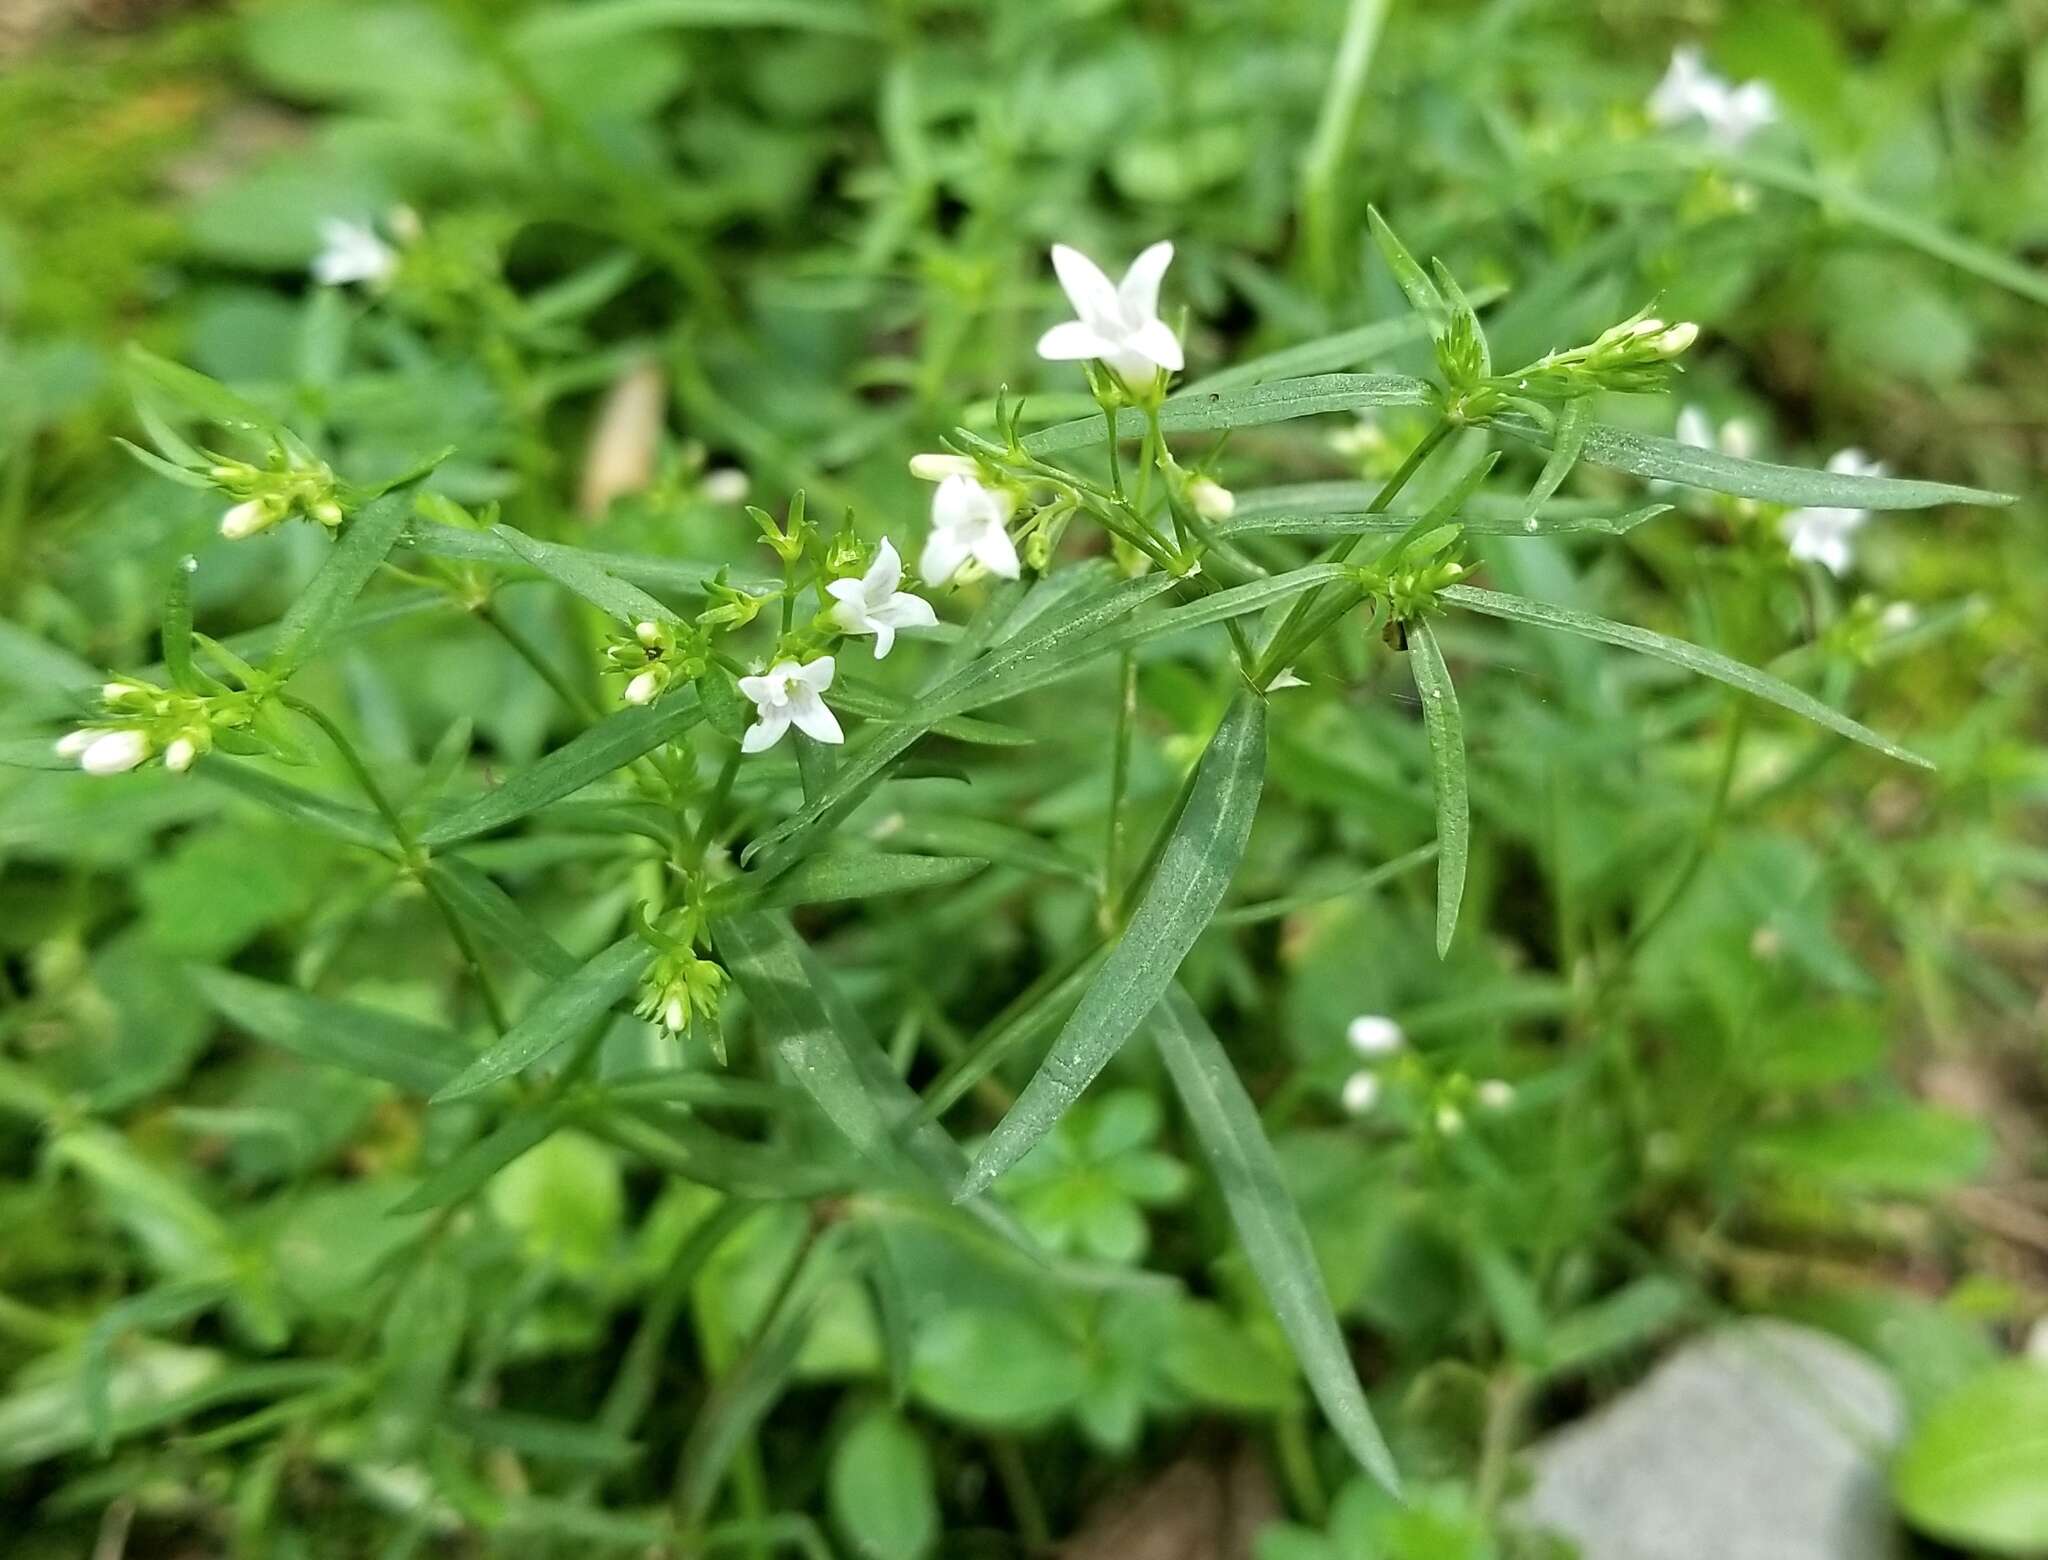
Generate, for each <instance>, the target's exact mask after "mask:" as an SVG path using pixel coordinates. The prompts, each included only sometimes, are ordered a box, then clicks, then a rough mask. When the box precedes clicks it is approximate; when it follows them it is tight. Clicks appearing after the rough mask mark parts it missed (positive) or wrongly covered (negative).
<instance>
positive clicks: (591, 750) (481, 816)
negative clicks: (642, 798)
mask: <svg viewBox="0 0 2048 1560" xmlns="http://www.w3.org/2000/svg"><path fill="white" fill-rule="evenodd" d="M703 718H704V705H703V703H702V701H701V700H699V699H698V697H697V694H696V691H695V690H694V689H690V690H686V691H684V692H681V693H674V694H670V695H669V696H668V697H667V698H665V699H658V700H656V701H655V702H654V703H652V704H641V705H635V706H634V707H633V708H631V709H624V710H620V711H618V712H617V713H616V714H612V715H607V716H605V718H604V719H603V720H601V721H599V722H598V723H597V724H596V725H595V726H592V727H591V728H590V729H589V730H588V731H585V732H583V733H582V734H580V735H579V736H577V737H575V738H573V739H572V740H571V741H569V742H567V743H564V744H563V745H562V746H561V747H558V748H556V749H555V750H554V752H552V753H550V754H548V755H547V756H546V757H545V758H542V759H540V760H538V761H537V762H535V763H533V764H530V765H528V766H527V767H526V768H524V769H522V770H520V771H519V772H518V773H517V774H515V775H514V776H512V778H511V779H509V780H507V781H506V782H505V783H504V784H503V785H501V786H499V787H498V788H497V789H496V790H495V791H486V792H485V793H484V794H483V795H482V796H480V797H478V798H477V799H476V800H475V801H473V802H470V803H469V804H468V805H466V806H463V807H460V808H457V809H456V810H455V811H454V812H451V813H445V814H443V815H442V816H440V817H438V818H436V819H435V820H434V821H433V822H432V823H431V824H429V825H428V826H427V827H426V828H424V829H422V830H420V843H421V844H422V845H430V846H432V845H452V844H454V843H455V842H456V841H457V840H466V839H469V838H470V837H471V836H473V835H478V834H486V833H489V832H490V831H491V830H492V829H498V828H503V827H504V826H505V825H506V824H508V823H512V822H515V821H517V820H518V819H520V818H524V817H525V816H526V815H527V814H528V813H530V812H534V811H536V810H538V809H539V808H542V807H545V806H547V805H548V803H550V802H558V801H560V800H561V799H562V798H563V797H565V796H568V795H569V794H570V793H572V792H575V791H580V790H582V789H583V787H585V786H586V785H589V784H590V783H591V782H592V781H593V780H601V779H603V778H604V777H605V776H606V775H608V774H611V773H613V772H614V771H615V770H618V769H621V768H623V767H625V766H626V765H627V764H630V763H632V762H633V760H634V759H636V758H638V757H639V756H640V755H641V754H642V753H645V752H647V751H648V750H649V749H650V748H655V747H659V746H660V745H661V744H662V743H664V742H667V741H669V740H671V739H672V738H674V737H675V736H677V735H678V734H679V733H681V732H684V731H687V730H689V728H690V727H692V726H694V725H696V724H697V722H698V721H700V720H702V719H703Z"/></svg>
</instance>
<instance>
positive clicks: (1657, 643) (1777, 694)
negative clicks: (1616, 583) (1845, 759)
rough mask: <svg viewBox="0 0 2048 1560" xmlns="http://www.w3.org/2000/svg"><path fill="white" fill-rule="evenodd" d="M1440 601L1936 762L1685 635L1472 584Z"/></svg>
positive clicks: (1893, 753) (1925, 765)
mask: <svg viewBox="0 0 2048 1560" xmlns="http://www.w3.org/2000/svg"><path fill="white" fill-rule="evenodd" d="M1443 597H1444V600H1446V601H1452V602H1456V603H1457V604H1458V605H1459V606H1461V607H1469V608H1471V609H1472V610H1473V611H1474V612H1484V613H1486V614H1488V615H1489V616H1491V617H1498V618H1506V619H1507V620H1508V621H1510V622H1513V623H1528V624H1532V625H1533V626H1535V627H1537V628H1554V629H1557V630H1558V631H1559V632H1561V633H1566V634H1577V635H1579V636H1580V637H1581V638H1584V639H1598V640H1600V641H1602V642H1603V643H1606V644H1610V645H1620V646H1621V647H1622V648H1623V649H1626V650H1636V651H1640V652H1641V653H1642V654H1644V655H1649V656H1655V657H1656V658H1657V659H1658V660H1660V661H1669V662H1670V663H1671V664H1672V665H1673V666H1682V667H1684V668H1685V669H1686V670H1687V671H1690V672H1698V673H1699V674H1700V675H1701V676H1703V677H1711V678H1713V679H1714V680H1715V681H1716V682H1724V683H1726V684H1727V685H1728V686H1729V687H1731V688H1740V689H1741V690H1742V691H1743V692H1744V693H1748V694H1754V695H1755V696H1756V697H1757V698H1759V699H1765V700H1768V701H1769V702H1770V703H1772V704H1775V705H1777V706H1778V707H1779V708H1780V709H1787V710H1790V711H1791V712H1792V713H1793V714H1795V715H1803V716H1805V717H1806V719H1808V720H1810V721H1813V722H1815V723H1816V724H1818V725H1822V726H1825V727H1827V728H1828V730H1830V731H1833V732H1837V733H1839V734H1840V735H1842V736H1845V737H1848V738H1849V739H1850V740H1851V741H1854V742H1861V743H1862V744H1863V745H1864V746H1865V747H1871V748H1875V749H1877V751H1878V752H1880V753H1882V754H1884V755H1885V756H1886V757H1888V758H1896V759H1898V760H1899V761H1900V762H1901V763H1907V764H1918V765H1919V766H1920V767H1921V768H1922V769H1932V768H1933V767H1934V765H1933V764H1932V763H1931V762H1930V761H1928V760H1927V759H1924V758H1922V757H1921V756H1920V755H1919V754H1918V753H1915V752H1912V751H1911V750H1909V749H1907V748H1902V747H1900V746H1899V745H1898V744H1897V743H1896V742H1893V741H1892V740H1891V739H1890V738H1888V737H1881V736H1879V735H1878V734H1877V733H1876V732H1874V731H1872V730H1871V729H1870V728H1869V727H1868V726H1866V725H1863V724H1862V723H1861V722H1860V721H1854V720H1851V719H1850V718H1849V717H1848V716H1846V715H1844V714H1842V713H1841V711H1839V710H1834V709H1830V708H1829V707H1828V706H1827V705H1825V704H1823V703H1821V702H1820V700H1818V699H1816V698H1814V697H1813V696H1812V695H1811V694H1807V693H1802V692H1800V691H1799V690H1798V689H1797V688H1795V687H1793V686H1792V685H1791V684H1790V683H1788V682H1781V681H1780V680H1779V679H1778V678H1776V677H1773V676H1772V675H1771V674H1770V673H1769V672H1761V671H1758V670H1757V669H1756V668H1755V667H1753V666H1746V665H1744V664H1743V663H1742V662H1740V661H1736V660H1731V659H1730V658H1729V657H1727V656H1725V655H1722V654H1721V653H1720V652H1719V651H1718V650H1708V649H1705V648H1703V647H1702V646H1700V645H1695V644H1688V643H1687V642H1686V641H1685V640H1683V639H1672V638H1669V637H1667V636H1666V635H1663V634H1656V633H1652V632H1651V631H1650V630H1649V629H1647V628H1637V627H1635V626H1634V625H1632V624H1629V623H1616V622H1612V621H1611V620H1609V619H1607V618H1601V617H1594V616H1592V615H1591V614H1590V613H1585V612H1574V611H1572V610H1571V609H1570V608H1569V607H1554V606H1552V605H1550V604H1549V603H1548V602H1543V601H1529V600H1526V599H1525V598H1523V597H1521V596H1506V595H1502V594H1501V593H1500V592H1499V591H1493V590H1481V589H1479V588H1478V587H1477V586H1473V585H1452V586H1449V587H1448V588H1446V589H1445V591H1444V592H1443Z"/></svg>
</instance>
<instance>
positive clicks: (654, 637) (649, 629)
mask: <svg viewBox="0 0 2048 1560" xmlns="http://www.w3.org/2000/svg"><path fill="white" fill-rule="evenodd" d="M633 637H634V638H635V639H637V640H639V641H640V643H642V644H643V645H646V646H648V647H649V648H652V647H653V646H655V645H658V644H660V643H661V625H660V624H659V623H655V622H651V621H650V622H646V623H635V624H634V625H633Z"/></svg>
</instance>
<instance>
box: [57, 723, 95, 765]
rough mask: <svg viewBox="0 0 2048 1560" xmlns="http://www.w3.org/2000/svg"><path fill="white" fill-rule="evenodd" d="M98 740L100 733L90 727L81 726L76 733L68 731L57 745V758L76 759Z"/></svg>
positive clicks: (59, 739) (58, 740)
mask: <svg viewBox="0 0 2048 1560" xmlns="http://www.w3.org/2000/svg"><path fill="white" fill-rule="evenodd" d="M97 740H99V733H98V732H97V731H94V730H93V729H92V728H91V727H89V726H80V727H78V728H77V729H76V730H75V731H67V732H65V733H64V735H63V736H61V737H59V738H58V739H57V741H56V743H55V747H56V750H57V756H58V757H59V758H76V757H78V755H79V754H81V753H83V752H84V751H85V750H86V749H87V748H89V747H91V746H92V745H93V743H94V742H96V741H97Z"/></svg>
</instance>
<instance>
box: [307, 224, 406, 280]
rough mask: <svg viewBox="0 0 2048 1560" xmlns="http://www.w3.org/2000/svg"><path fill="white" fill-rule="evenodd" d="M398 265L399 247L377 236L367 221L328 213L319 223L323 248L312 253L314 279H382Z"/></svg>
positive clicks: (386, 278)
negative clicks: (350, 219) (396, 247)
mask: <svg viewBox="0 0 2048 1560" xmlns="http://www.w3.org/2000/svg"><path fill="white" fill-rule="evenodd" d="M397 269H398V251H397V250H395V249H393V248H392V247H391V246H390V245H389V244H387V243H385V242H384V240H383V239H381V238H379V237H378V236H377V231H376V229H375V228H373V227H371V226H370V225H369V223H367V222H351V221H349V220H348V219H347V218H345V217H328V218H326V219H324V220H323V221H322V222H321V224H320V252H319V253H318V254H317V255H315V256H314V257H313V280H314V281H316V282H318V283H320V284H321V286H323V287H343V286H346V285H347V284H348V283H350V282H383V281H388V280H389V279H390V276H391V273H392V272H393V271H395V270H397Z"/></svg>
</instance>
